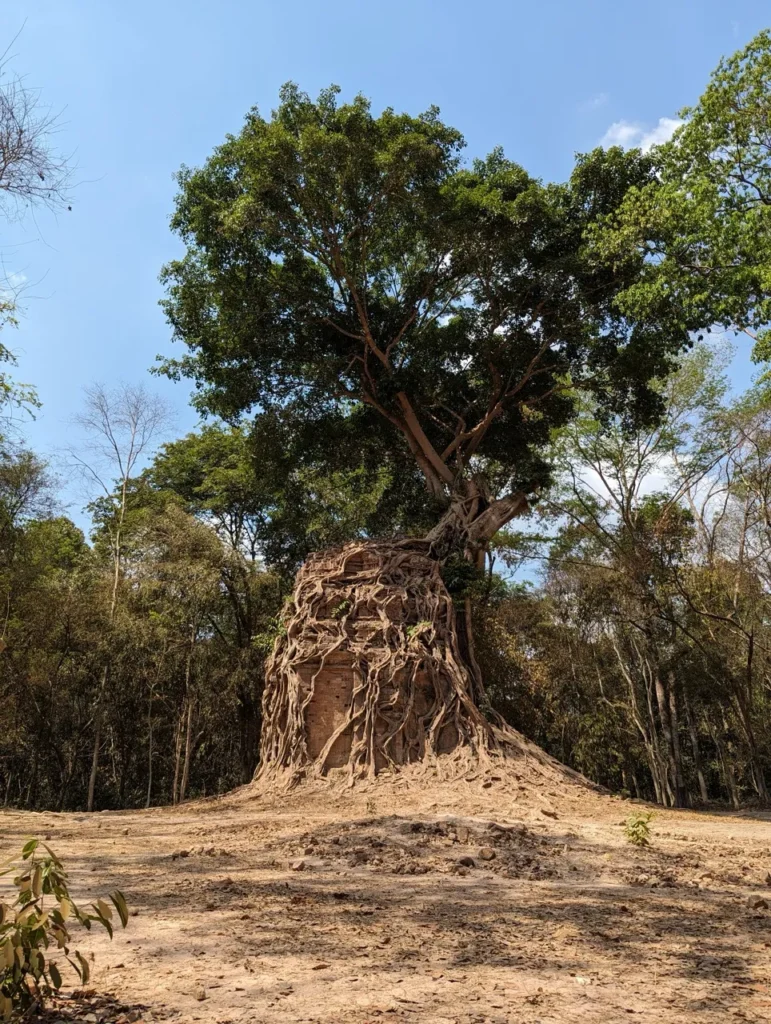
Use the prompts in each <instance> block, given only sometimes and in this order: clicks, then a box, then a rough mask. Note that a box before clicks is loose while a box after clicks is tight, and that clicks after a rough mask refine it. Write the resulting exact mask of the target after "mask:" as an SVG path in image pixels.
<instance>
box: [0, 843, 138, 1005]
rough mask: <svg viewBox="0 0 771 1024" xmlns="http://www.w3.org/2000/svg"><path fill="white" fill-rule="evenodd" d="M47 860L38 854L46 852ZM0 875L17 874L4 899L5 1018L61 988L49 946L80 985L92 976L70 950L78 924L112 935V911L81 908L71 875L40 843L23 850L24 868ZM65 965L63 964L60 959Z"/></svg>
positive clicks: (120, 905)
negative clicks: (71, 885) (70, 882)
mask: <svg viewBox="0 0 771 1024" xmlns="http://www.w3.org/2000/svg"><path fill="white" fill-rule="evenodd" d="M41 847H42V849H43V850H44V851H45V853H44V855H43V856H39V855H38V850H39V848H41ZM0 875H14V876H15V877H14V879H13V884H14V887H15V889H16V892H15V893H14V894H13V896H12V897H7V896H5V895H4V896H3V897H2V899H0V1019H2V1020H10V1018H11V1015H12V1014H14V1013H22V1012H24V1011H26V1010H29V1009H30V1008H31V1007H33V1006H34V1005H35V1004H38V1005H42V1003H43V1002H44V1000H45V998H46V997H48V996H50V995H52V994H53V993H54V992H55V991H56V990H57V989H59V988H60V987H61V984H62V976H61V973H60V971H59V966H57V963H56V962H54V960H53V959H52V958H51V957H48V949H49V947H54V949H56V950H57V951H60V953H61V958H63V959H65V960H67V962H68V963H69V964H70V965H71V966H72V968H73V969H74V970H75V972H76V974H77V975H78V977H79V978H80V980H81V982H82V983H83V984H85V983H86V982H87V981H88V978H89V969H88V963H87V961H86V958H85V957H84V956H82V955H81V954H80V953H79V952H78V951H77V950H76V949H72V948H71V947H70V939H71V933H70V929H71V927H72V923H73V922H77V923H78V924H80V925H82V926H83V927H84V928H87V929H90V928H91V924H92V923H94V922H95V923H96V924H98V925H101V926H102V927H103V928H104V929H105V930H106V931H107V933H108V935H109V936H110V938H112V935H113V926H112V918H113V912H112V909H111V907H110V906H109V904H107V903H106V902H105V901H104V900H101V899H100V900H97V901H96V903H93V904H91V905H90V906H89V908H88V910H81V909H80V907H78V906H77V905H76V904H75V903H74V902H73V900H72V898H71V896H70V891H69V886H68V882H67V872H66V871H65V870H64V867H63V865H62V862H61V861H60V860H59V858H58V857H57V856H56V855H55V854H54V852H53V851H52V850H51V849H50V848H49V847H48V846H46V845H45V843H42V844H41V843H40V841H39V840H38V839H30V840H29V842H28V843H26V844H25V846H24V848H23V849H22V851H21V864H14V863H10V862H9V863H6V865H5V868H4V870H2V871H0ZM109 898H110V900H111V902H112V904H113V906H114V907H115V910H116V911H117V913H118V917H119V919H120V923H121V925H122V926H123V927H124V928H125V927H126V924H127V923H128V910H127V908H126V900H125V898H124V896H123V894H122V893H121V892H118V891H115V892H113V893H111V894H110V897H109ZM59 962H61V960H60V961H59Z"/></svg>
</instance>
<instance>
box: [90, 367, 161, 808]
mask: <svg viewBox="0 0 771 1024" xmlns="http://www.w3.org/2000/svg"><path fill="white" fill-rule="evenodd" d="M85 397H86V400H85V409H84V411H83V412H82V413H81V414H80V416H79V417H78V423H79V425H80V426H81V427H82V429H83V430H84V432H85V434H86V440H85V442H84V444H83V445H82V447H81V452H82V454H81V452H78V451H76V450H74V449H72V450H71V452H70V454H71V456H72V458H73V459H74V461H75V462H76V464H77V465H78V466H80V467H81V469H82V470H83V472H84V474H85V476H86V478H87V479H89V480H90V481H92V482H93V483H94V484H96V485H97V486H98V487H99V488H100V489H101V491H102V492H103V497H102V501H103V502H106V503H107V506H108V508H110V510H111V511H112V513H113V514H112V515H108V516H104V515H103V517H102V518H103V522H104V524H105V533H106V536H107V538H108V539H109V548H110V560H111V564H112V572H111V576H112V580H111V584H110V603H109V617H108V622H109V623H110V625H112V624H113V623H114V621H115V613H116V610H117V607H118V597H119V589H120V584H121V577H122V572H123V554H124V543H125V528H126V515H127V513H128V496H129V484H130V481H131V479H132V478H133V477H134V476H135V475H136V473H137V472H138V469H139V466H140V464H141V460H142V459H143V458H145V457H146V456H147V455H149V454H151V452H152V446H153V444H154V443H156V442H157V441H158V439H159V434H160V432H161V430H162V429H163V428H164V427H165V426H166V424H167V422H168V416H169V414H168V410H167V408H166V406H165V405H164V404H163V402H162V401H161V400H160V399H158V398H157V397H155V396H154V395H151V394H150V393H149V392H148V391H147V390H146V389H145V388H144V387H142V386H139V387H135V386H131V385H122V386H120V387H118V388H115V389H112V390H108V389H107V388H105V387H104V386H103V385H101V384H93V385H91V386H90V387H89V388H87V389H86V392H85ZM116 483H117V489H116V488H115V484H116ZM109 671H110V665H109V658H108V657H105V662H104V667H103V669H102V677H101V682H100V684H99V688H98V691H97V694H96V697H95V701H94V752H93V758H92V766H91V777H90V779H89V784H88V803H87V810H89V811H92V810H93V809H94V793H95V789H96V777H97V772H98V770H99V749H100V744H101V738H102V729H101V723H102V703H103V700H104V692H105V689H106V687H107V683H108V679H109Z"/></svg>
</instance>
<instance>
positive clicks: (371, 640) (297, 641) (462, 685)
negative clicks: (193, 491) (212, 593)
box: [257, 540, 566, 778]
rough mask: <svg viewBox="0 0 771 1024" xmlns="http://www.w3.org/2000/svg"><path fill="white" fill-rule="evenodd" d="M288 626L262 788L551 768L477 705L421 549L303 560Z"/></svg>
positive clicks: (272, 677)
mask: <svg viewBox="0 0 771 1024" xmlns="http://www.w3.org/2000/svg"><path fill="white" fill-rule="evenodd" d="M284 624H285V633H284V635H282V636H281V637H280V638H279V639H278V641H277V642H276V644H275V647H274V650H273V653H272V654H271V657H270V659H269V662H268V665H267V682H266V689H265V694H264V699H263V727H262V760H261V766H260V769H259V772H258V776H257V777H258V778H268V777H271V776H273V775H275V774H276V773H279V772H280V773H281V774H282V775H284V774H285V772H286V771H287V770H289V772H290V774H291V776H292V777H293V778H300V777H303V776H305V777H309V776H314V775H315V776H321V775H325V774H326V773H327V772H328V771H329V770H330V769H334V768H338V769H340V768H345V769H347V770H348V771H349V773H350V775H351V777H352V778H356V777H361V776H366V775H370V776H371V775H374V774H376V773H377V772H380V771H381V770H383V769H385V768H390V767H394V766H397V765H404V764H407V763H410V762H421V761H422V762H424V763H427V764H431V763H433V764H437V763H438V760H437V759H438V758H439V755H445V756H443V757H442V758H441V762H442V764H443V766H445V768H446V769H450V770H451V769H452V765H453V764H455V765H456V766H458V767H460V765H461V764H464V765H467V764H468V760H469V758H472V759H473V760H474V761H477V762H478V760H479V759H489V758H491V757H496V756H498V755H501V754H503V753H506V752H511V753H516V754H517V755H519V756H521V755H522V754H524V753H527V754H529V755H531V756H533V757H535V759H536V760H537V761H540V762H541V763H542V764H543V765H545V764H547V763H548V764H549V765H550V766H554V767H557V762H554V761H553V760H552V759H551V758H550V757H548V755H546V754H545V753H544V752H543V751H540V750H539V748H537V747H535V746H534V745H533V744H530V743H529V742H528V741H527V740H525V739H524V737H522V736H520V734H519V733H517V732H516V731H515V730H513V729H511V728H509V727H508V726H507V725H505V724H504V723H503V722H502V721H500V720H497V721H496V720H494V717H495V716H492V715H488V716H486V715H485V714H483V712H482V710H481V709H480V707H479V706H478V705H477V703H476V701H475V700H474V693H475V692H476V688H475V685H474V680H473V678H472V674H471V673H470V672H469V670H468V668H467V667H466V665H465V664H464V661H463V658H462V656H461V653H460V648H459V641H458V633H457V630H456V622H455V609H454V607H453V602H452V598H451V596H450V594H449V593H448V591H447V588H446V587H445V584H444V582H443V580H442V577H441V573H440V565H439V563H438V562H437V561H436V560H435V559H432V558H430V557H429V556H428V554H427V546H426V545H425V544H421V542H420V541H409V540H405V541H399V542H390V543H383V542H379V543H378V542H361V543H351V544H347V545H346V546H345V547H342V548H340V549H336V550H333V551H326V552H322V553H320V554H316V555H313V556H311V557H310V558H309V559H308V561H307V562H306V563H305V565H304V566H303V567H302V568H301V570H300V571H299V573H298V576H297V581H296V586H295V591H294V594H293V597H292V600H291V602H290V603H289V605H288V607H287V609H286V611H285V619H284ZM559 768H560V769H561V768H562V766H559ZM564 770H565V771H566V769H564Z"/></svg>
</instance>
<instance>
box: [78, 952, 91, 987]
mask: <svg viewBox="0 0 771 1024" xmlns="http://www.w3.org/2000/svg"><path fill="white" fill-rule="evenodd" d="M75 956H76V957H77V958H78V963H79V964H80V971H79V972H78V973H79V974H80V980H81V981H82V982H83V984H84V985H85V984H86V983H87V982H88V979H89V978H90V977H91V969H90V968H89V966H88V961H87V960H86V958H85V957H84V956H83V954H82V953H79V952H78V950H77V949H76V950H75Z"/></svg>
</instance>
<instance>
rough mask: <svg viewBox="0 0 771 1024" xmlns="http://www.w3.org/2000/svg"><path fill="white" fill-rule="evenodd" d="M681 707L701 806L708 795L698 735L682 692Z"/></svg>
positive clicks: (685, 696) (686, 699)
mask: <svg viewBox="0 0 771 1024" xmlns="http://www.w3.org/2000/svg"><path fill="white" fill-rule="evenodd" d="M683 707H684V708H685V720H686V722H687V723H688V733H689V735H690V737H691V751H692V752H693V764H694V767H695V768H696V778H697V779H698V782H699V796H700V797H701V802H702V803H703V804H706V803H708V801H709V794H708V793H707V782H706V779H705V778H704V771H703V770H702V767H701V752H700V750H699V733H698V731H697V729H696V722H695V720H694V717H693V712H692V711H691V705H690V703H689V701H688V695H687V693H685V691H683Z"/></svg>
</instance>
